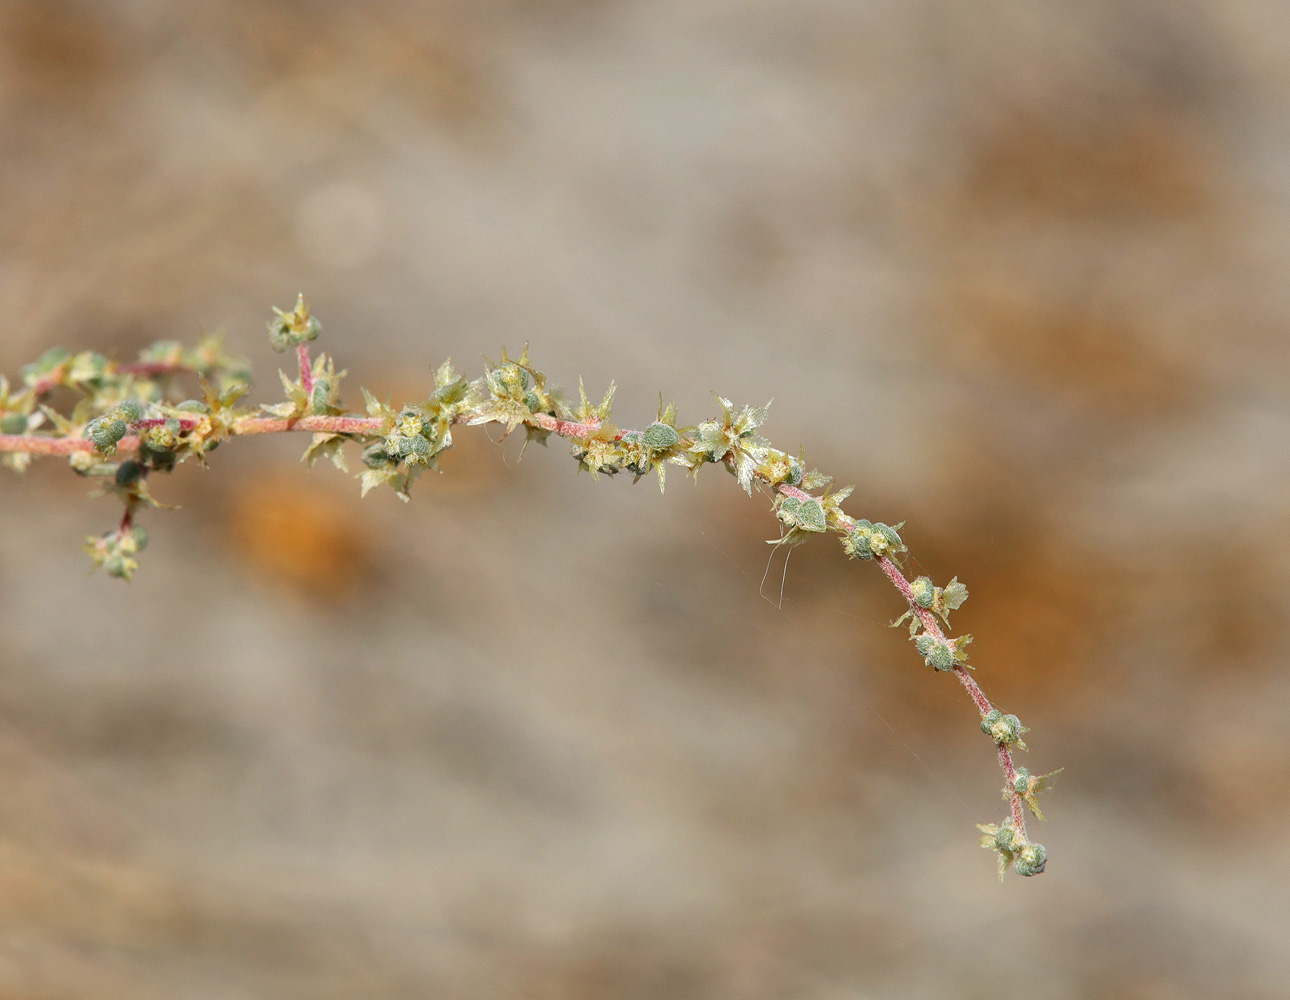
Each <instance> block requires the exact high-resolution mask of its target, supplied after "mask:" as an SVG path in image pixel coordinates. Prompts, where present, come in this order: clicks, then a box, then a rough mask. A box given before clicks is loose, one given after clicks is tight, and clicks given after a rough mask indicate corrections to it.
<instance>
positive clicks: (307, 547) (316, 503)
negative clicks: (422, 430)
mask: <svg viewBox="0 0 1290 1000" xmlns="http://www.w3.org/2000/svg"><path fill="white" fill-rule="evenodd" d="M301 476H303V473H299V474H297V475H296V476H291V475H271V476H258V477H254V478H248V479H245V480H244V482H243V483H242V484H241V485H239V486H238V487H237V492H236V494H235V495H234V497H233V510H232V517H231V528H232V534H233V539H234V542H235V543H236V545H237V547H238V549H239V551H240V554H241V556H242V558H243V559H244V560H245V561H246V562H247V563H249V564H250V565H251V566H252V567H253V568H254V569H255V570H257V571H259V572H260V573H263V574H264V575H265V576H268V577H271V578H273V579H274V580H277V581H280V582H283V583H287V584H290V585H291V586H293V587H295V588H298V589H299V590H301V591H305V592H307V593H309V594H310V595H313V596H320V595H321V596H329V597H342V596H344V595H345V594H346V593H348V592H349V591H350V590H352V589H353V588H354V587H355V586H356V585H357V584H359V583H360V582H361V581H362V579H363V577H364V576H365V575H366V573H367V571H368V569H369V564H370V560H369V557H368V543H367V539H366V536H365V534H364V532H363V529H362V528H361V527H360V525H361V520H360V518H359V515H358V513H357V512H356V511H355V510H354V506H355V503H356V501H354V500H352V499H351V500H349V501H346V500H343V499H341V498H339V497H337V496H334V495H331V494H329V493H327V492H325V491H323V490H320V489H319V486H318V483H317V481H316V480H310V481H304V480H303V479H302V478H300V477H301Z"/></svg>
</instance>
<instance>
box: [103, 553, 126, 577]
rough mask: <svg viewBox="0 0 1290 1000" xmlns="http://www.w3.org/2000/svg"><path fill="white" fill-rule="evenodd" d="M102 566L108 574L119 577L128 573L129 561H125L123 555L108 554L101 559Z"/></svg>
mask: <svg viewBox="0 0 1290 1000" xmlns="http://www.w3.org/2000/svg"><path fill="white" fill-rule="evenodd" d="M103 568H104V569H105V570H107V575H108V576H115V577H118V578H121V577H127V576H129V575H130V567H129V563H127V562H126V558H125V556H123V555H111V556H108V557H107V558H106V559H104V560H103Z"/></svg>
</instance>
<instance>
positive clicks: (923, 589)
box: [909, 576, 936, 608]
mask: <svg viewBox="0 0 1290 1000" xmlns="http://www.w3.org/2000/svg"><path fill="white" fill-rule="evenodd" d="M909 589H910V590H912V591H913V592H914V603H915V604H917V605H918V606H919V607H920V608H930V607H931V606H932V601H933V600H935V598H936V588H935V587H934V586H932V581H931V580H930V579H929V578H928V577H925V576H920V577H918V578H917V579H915V580H914V582H913V583H911V584H910V585H909Z"/></svg>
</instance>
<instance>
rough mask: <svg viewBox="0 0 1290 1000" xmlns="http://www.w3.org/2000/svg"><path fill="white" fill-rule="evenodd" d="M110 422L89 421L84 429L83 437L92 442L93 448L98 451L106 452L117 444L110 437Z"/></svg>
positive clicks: (114, 439) (115, 439)
mask: <svg viewBox="0 0 1290 1000" xmlns="http://www.w3.org/2000/svg"><path fill="white" fill-rule="evenodd" d="M109 424H110V422H109V421H106V420H102V419H97V420H91V421H90V422H89V423H88V424H87V425H86V427H85V436H86V437H87V438H89V439H90V440H91V441H93V442H94V447H95V448H96V449H98V450H99V451H106V450H107V449H109V448H112V447H114V446H115V445H116V443H117V440H118V439H117V438H114V437H113V436H112V429H111V427H110V426H109Z"/></svg>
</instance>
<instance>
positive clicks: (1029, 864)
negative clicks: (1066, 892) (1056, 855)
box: [977, 819, 1048, 881]
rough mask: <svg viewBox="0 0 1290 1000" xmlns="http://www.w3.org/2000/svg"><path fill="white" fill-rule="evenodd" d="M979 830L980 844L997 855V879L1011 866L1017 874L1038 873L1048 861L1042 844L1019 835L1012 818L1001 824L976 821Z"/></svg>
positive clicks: (1001, 878)
mask: <svg viewBox="0 0 1290 1000" xmlns="http://www.w3.org/2000/svg"><path fill="white" fill-rule="evenodd" d="M977 829H978V830H980V831H981V846H982V847H984V848H985V849H986V850H988V851H994V852H995V854H997V855H999V879H1000V881H1002V880H1003V876H1004V875H1005V874H1006V873H1007V871H1008V868H1009V867H1011V868H1012V870H1013V871H1015V872H1016V873H1017V874H1018V875H1025V876H1031V875H1038V874H1039V873H1040V872H1042V871H1043V870H1044V865H1045V864H1046V863H1047V861H1048V852H1047V851H1046V850H1044V845H1043V844H1036V843H1033V842H1032V841H1029V840H1026V839H1025V838H1024V837H1022V836H1021V835H1019V834H1018V833H1017V831H1016V830H1015V829H1014V828H1013V826H1012V820H1011V819H1006V820H1004V821H1003V823H1001V824H997V825H996V824H994V823H985V824H983V823H978V824H977Z"/></svg>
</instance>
